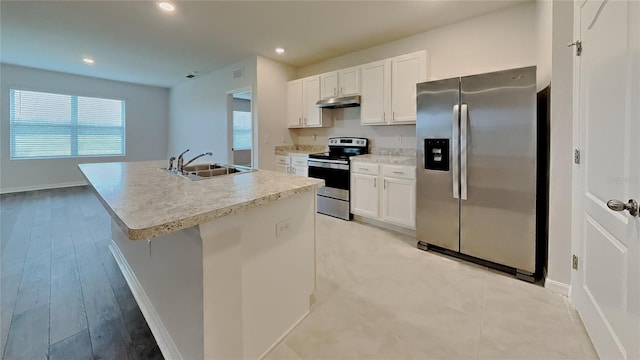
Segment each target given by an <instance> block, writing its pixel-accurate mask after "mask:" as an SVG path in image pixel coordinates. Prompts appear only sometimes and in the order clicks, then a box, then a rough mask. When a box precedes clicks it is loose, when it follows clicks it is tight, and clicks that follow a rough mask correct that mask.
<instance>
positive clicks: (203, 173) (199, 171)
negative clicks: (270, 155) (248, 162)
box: [160, 163, 255, 181]
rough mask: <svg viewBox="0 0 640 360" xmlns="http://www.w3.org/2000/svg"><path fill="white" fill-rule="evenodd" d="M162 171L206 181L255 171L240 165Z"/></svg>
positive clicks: (196, 166) (205, 165)
mask: <svg viewBox="0 0 640 360" xmlns="http://www.w3.org/2000/svg"><path fill="white" fill-rule="evenodd" d="M160 170H164V171H166V172H169V173H171V174H174V175H178V176H182V177H185V178H187V179H189V180H194V181H195V180H204V179H210V178H213V177H216V176H221V175H231V174H239V173H246V172H251V171H255V169H252V168H250V167H246V166H240V165H229V164H219V163H215V164H196V165H189V166H185V167H184V168H183V172H182V173H181V172H180V171H177V170H169V169H167V168H160Z"/></svg>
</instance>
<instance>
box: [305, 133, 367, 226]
mask: <svg viewBox="0 0 640 360" xmlns="http://www.w3.org/2000/svg"><path fill="white" fill-rule="evenodd" d="M368 153H369V140H368V139H365V138H354V137H334V138H329V152H326V153H319V154H310V155H309V160H308V164H309V177H313V178H317V179H323V180H324V182H325V186H324V187H322V188H320V189H318V212H319V213H321V214H326V215H330V216H333V217H337V218H340V219H344V220H351V219H352V217H353V216H352V215H351V208H350V202H349V201H350V194H349V190H350V187H351V181H350V171H349V166H350V164H349V158H350V157H351V156H355V155H362V154H368Z"/></svg>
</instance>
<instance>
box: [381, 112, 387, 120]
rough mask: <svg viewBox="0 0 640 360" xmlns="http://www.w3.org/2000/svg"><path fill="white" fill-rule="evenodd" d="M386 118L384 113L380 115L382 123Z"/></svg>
mask: <svg viewBox="0 0 640 360" xmlns="http://www.w3.org/2000/svg"><path fill="white" fill-rule="evenodd" d="M386 118H387V114H386V113H382V121H386Z"/></svg>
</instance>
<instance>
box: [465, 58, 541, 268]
mask: <svg viewBox="0 0 640 360" xmlns="http://www.w3.org/2000/svg"><path fill="white" fill-rule="evenodd" d="M460 84H461V85H460V87H461V106H460V107H461V119H460V122H461V124H460V131H461V134H462V135H465V133H466V136H465V137H461V140H460V143H461V144H460V145H461V156H460V187H461V189H460V192H461V198H462V199H463V200H461V202H460V218H461V223H460V252H461V253H463V254H466V255H471V256H474V257H478V258H481V259H486V260H489V261H493V262H496V263H499V264H503V265H507V266H510V267H513V268H516V269H520V270H524V271H527V272H531V273H533V272H535V245H536V241H535V239H536V236H535V235H536V68H535V67H527V68H520V69H512V70H507V71H500V72H495V73H490V74H483V75H477V76H468V77H463V78H462V80H461V83H460Z"/></svg>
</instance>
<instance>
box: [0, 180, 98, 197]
mask: <svg viewBox="0 0 640 360" xmlns="http://www.w3.org/2000/svg"><path fill="white" fill-rule="evenodd" d="M85 185H87V182H86V181H73V182H67V183H59V184H44V185H34V186H18V187H12V188H4V189H0V194H9V193H16V192H25V191H35V190H47V189H60V188H66V187H74V186H85Z"/></svg>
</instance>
